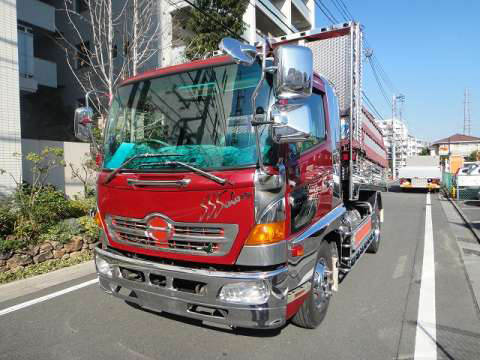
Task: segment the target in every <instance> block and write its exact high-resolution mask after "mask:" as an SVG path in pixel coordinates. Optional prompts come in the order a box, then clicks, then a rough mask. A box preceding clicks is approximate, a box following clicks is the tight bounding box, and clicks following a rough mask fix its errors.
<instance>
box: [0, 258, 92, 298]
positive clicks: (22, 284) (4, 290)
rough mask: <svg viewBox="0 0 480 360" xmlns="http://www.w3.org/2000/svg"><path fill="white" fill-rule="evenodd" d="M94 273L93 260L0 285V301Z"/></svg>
mask: <svg viewBox="0 0 480 360" xmlns="http://www.w3.org/2000/svg"><path fill="white" fill-rule="evenodd" d="M93 274H95V265H94V262H93V260H90V261H86V262H84V263H81V264H77V265H72V266H68V267H64V268H62V269H58V270H54V271H50V272H48V273H45V274H40V275H36V276H32V277H29V278H26V279H21V280H16V281H12V282H10V283H7V284H3V285H0V303H1V302H3V301H8V300H11V299H14V298H17V297H20V296H24V295H28V294H31V293H34V292H37V291H40V290H43V289H46V288H48V287H51V286H55V285H59V284H62V283H64V282H67V281H71V280H76V279H79V278H81V277H84V276H87V275H93Z"/></svg>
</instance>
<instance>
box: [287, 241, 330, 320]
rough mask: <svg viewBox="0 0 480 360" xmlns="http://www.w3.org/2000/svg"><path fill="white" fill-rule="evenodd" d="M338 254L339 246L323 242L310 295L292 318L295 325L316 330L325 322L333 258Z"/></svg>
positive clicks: (319, 250)
mask: <svg viewBox="0 0 480 360" xmlns="http://www.w3.org/2000/svg"><path fill="white" fill-rule="evenodd" d="M336 253H337V245H336V244H335V243H334V242H331V243H328V242H327V241H322V243H321V244H320V248H319V249H318V255H317V261H316V263H315V268H314V271H313V277H312V280H311V289H310V293H309V294H308V296H307V298H306V299H305V302H304V303H303V304H302V306H301V307H300V309H299V310H298V312H297V313H296V314H295V316H294V317H293V318H292V322H293V323H294V324H296V325H298V326H301V327H303V328H306V329H315V328H316V327H317V326H318V325H320V323H321V322H322V321H323V319H324V317H325V315H326V314H327V309H328V304H329V302H330V297H331V296H332V269H333V263H332V256H336ZM336 257H337V256H336Z"/></svg>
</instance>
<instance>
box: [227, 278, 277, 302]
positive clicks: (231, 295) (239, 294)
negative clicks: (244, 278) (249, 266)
mask: <svg viewBox="0 0 480 360" xmlns="http://www.w3.org/2000/svg"><path fill="white" fill-rule="evenodd" d="M269 296H270V286H269V284H268V282H266V281H263V280H261V281H257V282H239V283H233V284H227V285H225V286H224V287H222V290H221V291H220V294H219V295H218V298H219V299H220V300H223V301H226V302H229V303H236V304H249V305H261V304H264V303H266V302H267V300H268V298H269Z"/></svg>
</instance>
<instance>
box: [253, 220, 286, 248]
mask: <svg viewBox="0 0 480 360" xmlns="http://www.w3.org/2000/svg"><path fill="white" fill-rule="evenodd" d="M285 235H286V231H285V221H278V222H274V223H270V224H258V225H255V226H254V228H253V229H252V231H251V232H250V235H248V238H247V241H246V242H245V245H268V244H274V243H277V242H280V241H283V240H285Z"/></svg>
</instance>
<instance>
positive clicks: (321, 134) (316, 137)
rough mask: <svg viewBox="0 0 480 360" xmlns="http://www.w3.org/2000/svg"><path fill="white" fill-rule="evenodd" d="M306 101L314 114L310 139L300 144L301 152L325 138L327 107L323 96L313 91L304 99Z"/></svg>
mask: <svg viewBox="0 0 480 360" xmlns="http://www.w3.org/2000/svg"><path fill="white" fill-rule="evenodd" d="M304 103H305V105H307V106H308V107H309V108H310V112H311V114H312V117H311V121H312V124H311V129H312V132H311V135H310V139H309V140H307V141H304V142H303V143H301V144H299V146H300V149H299V150H300V152H305V151H307V150H309V149H310V148H312V147H314V146H315V145H317V144H320V143H322V142H323V141H324V140H325V109H324V108H323V96H322V95H320V94H319V93H316V92H313V93H312V95H311V96H310V97H309V98H307V99H306V100H304Z"/></svg>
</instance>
